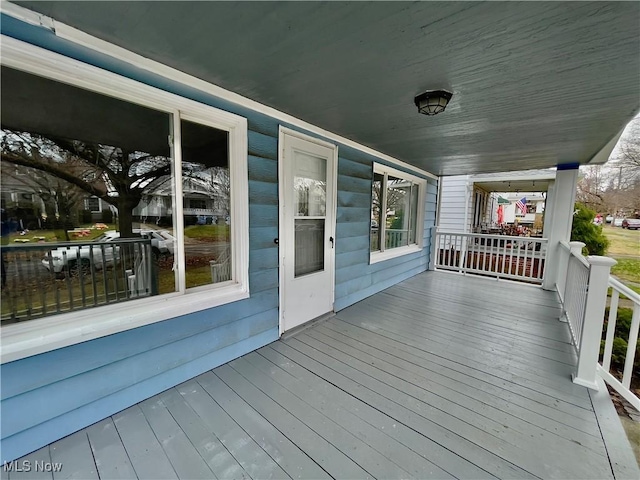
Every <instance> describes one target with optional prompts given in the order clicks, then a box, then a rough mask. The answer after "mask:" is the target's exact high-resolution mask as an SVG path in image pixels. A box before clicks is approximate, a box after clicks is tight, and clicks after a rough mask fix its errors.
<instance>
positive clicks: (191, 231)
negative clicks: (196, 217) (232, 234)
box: [184, 225, 229, 242]
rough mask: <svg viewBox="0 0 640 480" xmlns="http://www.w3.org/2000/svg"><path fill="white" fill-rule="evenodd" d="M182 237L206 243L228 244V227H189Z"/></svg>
mask: <svg viewBox="0 0 640 480" xmlns="http://www.w3.org/2000/svg"><path fill="white" fill-rule="evenodd" d="M184 236H185V237H187V238H193V239H195V240H200V241H206V242H228V241H229V225H189V226H188V227H185V229H184Z"/></svg>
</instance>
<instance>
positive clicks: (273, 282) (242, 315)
mask: <svg viewBox="0 0 640 480" xmlns="http://www.w3.org/2000/svg"><path fill="white" fill-rule="evenodd" d="M4 18H5V17H3V20H4ZM92 63H99V62H92ZM99 66H100V65H99ZM110 69H111V68H110ZM111 70H113V69H111ZM124 70H126V68H125V69H124ZM116 71H117V70H116ZM119 73H121V74H124V75H125V76H129V77H131V78H135V79H138V80H140V81H143V82H144V83H147V84H151V85H156V86H160V85H159V82H160V80H157V79H156V80H157V81H153V80H150V79H149V78H148V74H145V75H136V74H132V73H131V72H127V71H121V72H119ZM162 87H163V88H164V89H166V90H169V91H172V92H174V93H176V94H178V95H181V96H185V97H188V98H192V99H194V100H197V101H200V102H202V103H206V104H208V105H211V106H213V107H216V108H220V109H222V110H226V111H230V112H232V113H236V114H238V115H241V116H243V117H245V118H247V120H248V128H249V131H248V142H249V145H248V173H249V178H248V180H249V204H250V205H249V225H250V226H249V288H250V292H251V298H249V299H247V300H242V301H239V302H233V303H230V304H227V305H223V306H220V307H216V308H212V309H209V310H205V311H202V312H197V313H194V314H190V315H185V316H182V317H178V318H174V319H171V320H167V321H163V322H159V323H156V324H152V325H147V326H144V327H140V328H136V329H133V330H129V331H125V332H122V333H118V334H115V335H110V336H108V337H103V338H99V339H96V340H92V341H89V342H84V343H80V344H77V345H73V346H70V347H66V348H62V349H58V350H54V351H52V352H48V353H43V354H41V355H37V356H34V357H29V358H25V359H22V360H18V361H15V362H11V363H8V364H5V365H2V404H1V408H2V461H4V460H10V459H13V458H16V457H18V456H20V455H24V454H26V453H28V452H30V451H32V450H35V449H37V448H39V447H41V446H43V445H46V444H48V443H50V442H52V441H54V440H57V439H59V438H61V437H64V436H65V435H68V434H70V433H73V432H74V431H76V430H78V429H80V428H82V427H86V426H88V425H90V424H92V423H95V422H97V421H99V420H101V419H103V418H105V417H107V416H109V415H112V414H114V413H116V412H119V411H121V410H123V409H125V408H127V407H129V406H131V405H133V404H135V403H137V402H140V401H142V400H144V399H146V398H148V397H150V396H152V395H155V394H157V393H159V392H161V391H163V390H166V389H167V388H170V387H172V386H174V385H176V384H178V383H181V382H184V381H185V380H188V379H190V378H193V377H194V376H196V375H199V374H201V373H203V372H205V371H207V370H210V369H211V368H214V367H216V366H218V365H221V364H223V363H225V362H228V361H230V360H232V359H234V358H237V357H239V356H241V355H243V354H245V353H247V352H250V351H252V350H255V349H257V348H259V347H261V346H263V345H266V344H267V343H270V342H272V341H274V340H276V339H277V338H278V249H277V246H276V245H275V244H274V241H273V239H274V238H277V236H278V161H277V158H278V149H277V147H278V129H279V123H278V122H277V121H276V120H274V119H273V118H270V117H267V116H266V115H262V114H258V113H255V112H253V111H250V110H248V109H245V108H240V107H237V106H235V107H234V106H233V105H232V104H230V103H229V102H225V101H221V100H219V99H216V98H214V97H212V96H209V95H206V94H203V93H201V92H195V91H192V90H190V89H186V88H184V87H183V86H180V85H177V84H173V83H172V82H166V81H164V83H163V84H162Z"/></svg>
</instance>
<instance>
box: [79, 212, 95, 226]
mask: <svg viewBox="0 0 640 480" xmlns="http://www.w3.org/2000/svg"><path fill="white" fill-rule="evenodd" d="M92 222H93V217H92V216H91V210H80V223H82V224H87V223H92Z"/></svg>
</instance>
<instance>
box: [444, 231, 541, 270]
mask: <svg viewBox="0 0 640 480" xmlns="http://www.w3.org/2000/svg"><path fill="white" fill-rule="evenodd" d="M433 241H434V250H433V253H434V267H435V268H436V269H440V270H451V271H457V272H461V273H471V274H478V275H484V276H490V277H496V278H506V279H512V280H520V281H525V282H528V283H542V278H543V276H544V260H545V256H546V251H547V239H546V238H532V237H512V236H506V235H485V234H480V233H453V232H442V231H436V232H435V238H434V239H433Z"/></svg>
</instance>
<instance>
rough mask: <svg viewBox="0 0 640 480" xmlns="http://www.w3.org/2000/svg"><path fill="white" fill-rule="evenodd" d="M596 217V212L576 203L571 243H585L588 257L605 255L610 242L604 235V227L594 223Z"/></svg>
mask: <svg viewBox="0 0 640 480" xmlns="http://www.w3.org/2000/svg"><path fill="white" fill-rule="evenodd" d="M595 216H596V212H594V211H593V210H591V209H589V208H587V207H586V206H584V205H582V204H580V203H576V211H575V212H574V214H573V224H572V225H571V241H574V242H582V243H584V244H585V249H586V250H587V253H588V255H604V254H605V253H606V251H607V247H608V246H609V240H607V237H605V236H604V234H603V233H602V226H601V225H595V224H594V223H593V219H594V218H595Z"/></svg>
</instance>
